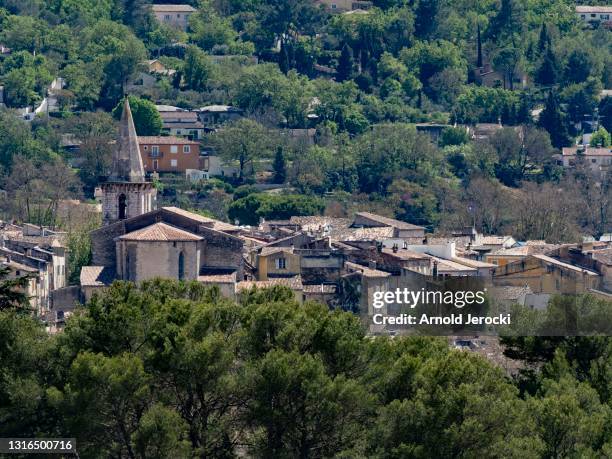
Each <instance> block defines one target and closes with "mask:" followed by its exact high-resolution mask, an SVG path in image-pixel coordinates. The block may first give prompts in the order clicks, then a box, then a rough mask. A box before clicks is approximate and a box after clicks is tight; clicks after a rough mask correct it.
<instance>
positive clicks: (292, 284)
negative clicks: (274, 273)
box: [236, 276, 304, 292]
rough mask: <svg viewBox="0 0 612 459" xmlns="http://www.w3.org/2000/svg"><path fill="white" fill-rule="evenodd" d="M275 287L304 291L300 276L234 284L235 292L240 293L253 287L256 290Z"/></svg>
mask: <svg viewBox="0 0 612 459" xmlns="http://www.w3.org/2000/svg"><path fill="white" fill-rule="evenodd" d="M276 285H282V286H285V287H289V288H290V289H291V290H303V289H304V286H303V285H302V279H301V278H300V276H295V277H284V278H277V279H268V280H266V281H242V282H238V283H237V284H236V291H237V292H240V291H242V290H250V289H252V288H253V287H257V288H267V287H274V286H276Z"/></svg>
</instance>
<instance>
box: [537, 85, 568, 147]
mask: <svg viewBox="0 0 612 459" xmlns="http://www.w3.org/2000/svg"><path fill="white" fill-rule="evenodd" d="M538 124H539V126H540V127H541V128H543V129H546V130H547V131H548V133H549V134H550V141H551V143H552V145H553V147H555V148H562V147H567V146H568V145H570V144H571V143H572V139H571V137H570V135H569V132H568V129H567V125H566V124H565V114H564V113H563V111H562V110H561V107H560V106H559V99H558V97H557V95H556V94H555V93H554V92H553V91H550V93H549V94H548V100H547V101H546V107H545V108H544V110H543V111H542V113H540V119H539V121H538Z"/></svg>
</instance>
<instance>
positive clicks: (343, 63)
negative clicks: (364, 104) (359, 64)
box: [336, 43, 355, 81]
mask: <svg viewBox="0 0 612 459" xmlns="http://www.w3.org/2000/svg"><path fill="white" fill-rule="evenodd" d="M354 66H355V64H354V62H353V51H352V50H351V47H350V46H349V45H348V44H346V43H345V44H344V46H343V47H342V52H341V53H340V59H339V60H338V69H337V75H336V79H337V80H338V81H346V80H350V79H351V77H352V76H353V68H354Z"/></svg>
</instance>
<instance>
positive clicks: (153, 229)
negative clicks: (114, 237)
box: [119, 222, 202, 242]
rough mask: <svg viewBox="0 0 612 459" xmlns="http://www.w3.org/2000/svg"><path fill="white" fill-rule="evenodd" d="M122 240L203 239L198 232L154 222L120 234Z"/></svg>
mask: <svg viewBox="0 0 612 459" xmlns="http://www.w3.org/2000/svg"><path fill="white" fill-rule="evenodd" d="M119 239H121V240H122V241H150V242H153V241H201V240H202V237H201V236H198V235H197V234H193V233H190V232H188V231H185V230H182V229H179V228H176V227H174V226H170V225H168V224H166V223H162V222H159V223H154V224H153V225H150V226H147V227H145V228H142V229H139V230H136V231H132V232H131V233H128V234H124V235H123V236H120V237H119Z"/></svg>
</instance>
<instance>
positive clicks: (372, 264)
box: [368, 260, 376, 269]
mask: <svg viewBox="0 0 612 459" xmlns="http://www.w3.org/2000/svg"><path fill="white" fill-rule="evenodd" d="M368 268H370V269H376V261H374V260H370V261H369V262H368Z"/></svg>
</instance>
